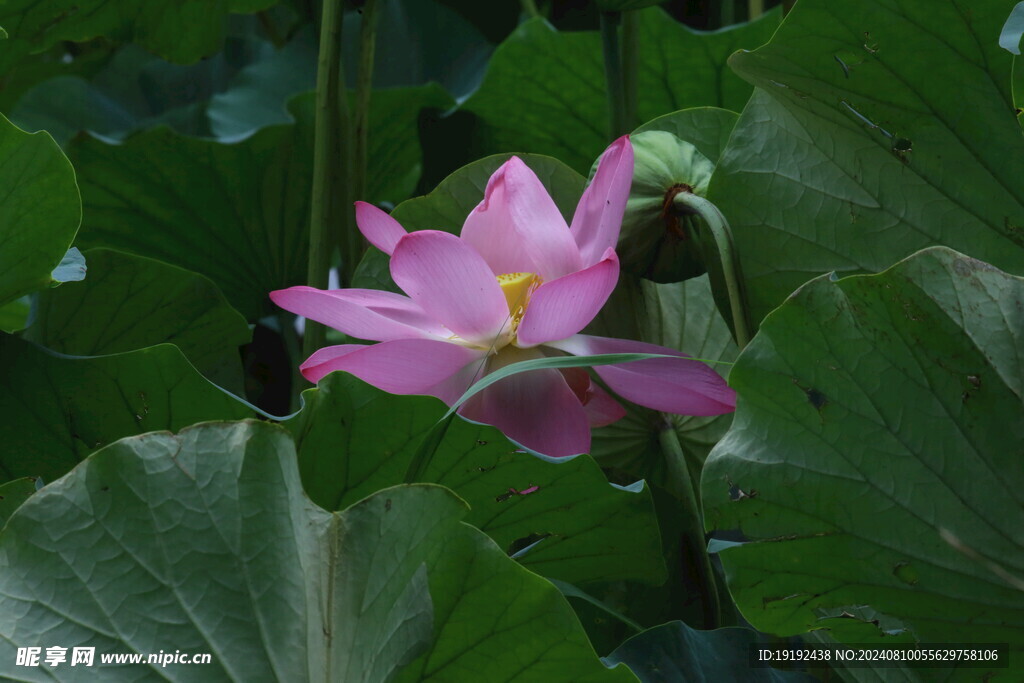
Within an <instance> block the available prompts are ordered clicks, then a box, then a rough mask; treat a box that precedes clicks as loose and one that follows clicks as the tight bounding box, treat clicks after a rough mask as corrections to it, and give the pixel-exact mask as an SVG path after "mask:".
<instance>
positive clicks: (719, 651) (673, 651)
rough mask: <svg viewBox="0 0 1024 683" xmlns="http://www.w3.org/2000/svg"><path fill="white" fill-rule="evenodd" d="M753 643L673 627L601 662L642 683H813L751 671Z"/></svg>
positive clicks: (735, 635)
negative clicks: (623, 670) (630, 673)
mask: <svg viewBox="0 0 1024 683" xmlns="http://www.w3.org/2000/svg"><path fill="white" fill-rule="evenodd" d="M756 642H757V640H756V636H755V634H754V632H753V631H751V630H749V629H745V628H735V627H733V628H720V629H715V630H714V631H698V630H696V629H692V628H690V627H689V626H687V625H686V624H684V623H683V622H681V621H673V622H671V623H668V624H662V625H661V626H655V627H654V628H650V629H647V630H646V631H644V632H643V633H639V634H637V635H635V636H633V637H632V638H630V639H629V640H627V641H626V642H624V643H623V644H622V645H620V646H619V647H618V648H616V649H615V651H614V652H612V653H611V654H610V655H608V656H607V657H603V658H602V659H603V660H604V661H605V662H607V663H609V664H618V663H620V662H621V663H623V664H626V665H627V666H629V668H630V669H631V670H632V671H633V673H635V674H636V675H637V678H639V679H640V680H641V681H642V682H643V683H656V682H659V681H744V682H746V681H750V683H788V682H792V683H797V682H799V683H813V681H816V680H817V679H816V678H814V677H813V676H810V675H808V674H805V673H801V672H798V671H781V670H779V669H773V668H764V669H760V668H754V667H751V666H750V665H749V653H750V651H749V648H750V647H751V646H752V645H754V644H755V643H756Z"/></svg>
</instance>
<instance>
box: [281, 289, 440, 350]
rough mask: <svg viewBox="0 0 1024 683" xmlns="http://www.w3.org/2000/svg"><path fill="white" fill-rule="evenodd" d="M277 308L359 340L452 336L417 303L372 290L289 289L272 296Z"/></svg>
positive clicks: (396, 295)
mask: <svg viewBox="0 0 1024 683" xmlns="http://www.w3.org/2000/svg"><path fill="white" fill-rule="evenodd" d="M270 298H271V300H273V302H274V303H275V304H277V305H278V306H280V307H281V308H283V309H285V310H286V311H291V312H292V313H297V314H299V315H302V316H305V317H307V318H309V319H310V320H315V321H317V322H318V323H323V324H324V325H327V326H329V327H333V328H334V329H336V330H339V331H341V332H344V333H345V334H348V335H352V336H353V337H357V338H359V339H372V340H374V341H388V340H391V339H416V338H428V339H429V338H436V337H440V338H442V339H444V338H447V337H448V336H449V335H451V332H449V331H448V330H446V329H445V328H444V327H443V326H441V325H439V324H437V323H436V322H434V321H433V320H432V319H431V318H430V316H428V315H427V314H426V312H425V311H424V310H423V309H422V308H421V307H420V306H419V304H417V303H416V302H415V301H413V300H412V299H410V298H408V297H404V296H402V295H401V294H394V293H393V292H379V291H376V290H372V289H335V290H330V291H325V290H322V289H314V288H313V287H304V286H300V287H289V288H288V289H279V290H277V291H275V292H271V293H270Z"/></svg>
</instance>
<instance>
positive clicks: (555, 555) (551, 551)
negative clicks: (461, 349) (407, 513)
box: [287, 373, 665, 583]
mask: <svg viewBox="0 0 1024 683" xmlns="http://www.w3.org/2000/svg"><path fill="white" fill-rule="evenodd" d="M304 400H305V408H304V409H303V411H302V412H301V413H300V414H299V415H298V417H296V418H294V419H293V420H292V421H290V422H288V423H287V426H288V428H289V429H290V430H291V431H292V433H293V434H295V437H296V441H297V444H298V452H299V470H300V472H301V474H302V478H303V482H304V484H305V487H306V491H307V492H308V494H309V496H310V497H311V498H312V499H313V500H314V501H315V502H316V503H318V504H320V505H322V506H324V507H326V508H328V509H343V508H344V507H345V506H346V505H349V504H351V503H352V502H354V501H357V500H360V499H361V498H363V497H365V496H367V495H369V494H370V493H372V492H373V491H376V490H378V489H380V488H382V487H385V486H389V485H392V484H396V483H398V482H400V481H402V478H403V475H404V474H405V472H406V469H407V467H408V465H409V462H410V461H411V459H412V456H413V454H414V453H415V451H416V449H417V447H418V445H419V441H420V440H421V439H422V438H423V436H424V435H425V434H426V433H427V432H428V431H429V430H430V429H431V428H432V427H433V426H434V424H435V423H436V422H437V420H438V418H439V417H441V415H442V414H443V413H444V405H443V404H442V403H441V402H440V401H438V400H437V399H434V398H431V397H423V396H393V395H390V394H387V393H385V392H383V391H380V390H378V389H375V388H373V387H371V386H369V385H367V384H365V383H363V382H362V381H360V380H358V379H356V378H354V377H352V376H351V375H348V374H345V373H335V374H332V375H330V376H329V377H328V378H326V379H324V380H323V381H321V382H320V385H319V387H318V388H317V389H312V390H309V391H307V392H306V393H305V394H304ZM423 480H424V481H432V482H436V483H439V484H442V485H444V486H447V487H449V488H451V489H452V490H454V491H455V492H456V493H458V494H459V496H460V497H461V498H463V499H464V500H465V501H466V502H467V503H469V505H470V507H471V512H470V513H469V515H468V517H467V521H468V522H469V523H471V524H473V525H475V526H477V527H478V528H480V529H481V530H483V531H485V532H487V533H488V534H489V535H490V536H491V537H492V538H493V539H494V540H495V542H496V543H498V545H499V546H501V547H502V548H504V549H505V550H506V551H508V552H514V551H516V550H520V549H522V548H523V547H524V546H525V545H526V544H528V543H531V542H533V541H540V542H539V543H538V544H537V545H536V546H535V547H534V548H532V549H531V550H530V551H529V552H526V553H524V555H523V556H522V558H521V562H522V563H523V564H524V565H525V566H527V567H529V568H531V569H533V570H534V571H536V572H538V573H540V574H542V575H544V576H551V577H554V578H559V579H562V580H565V581H570V582H573V583H586V582H590V581H595V580H618V579H632V580H637V581H643V582H650V583H659V582H661V581H663V580H664V578H665V575H664V566H663V564H662V559H661V554H660V539H659V537H658V525H657V521H656V519H655V517H654V514H653V508H652V506H651V500H650V494H649V492H648V491H646V490H644V489H641V490H638V491H636V492H633V491H626V490H623V489H621V488H616V487H613V486H611V485H610V484H609V483H608V481H607V480H606V479H605V477H604V475H603V474H602V473H601V471H600V468H598V467H597V465H596V464H595V463H594V462H593V460H591V459H590V458H589V457H587V456H580V457H577V458H574V459H571V460H569V461H564V462H552V461H550V460H547V459H541V458H537V457H534V456H531V455H529V454H527V453H523V452H521V451H518V449H517V448H516V447H515V446H514V445H512V444H511V443H510V442H509V441H508V440H507V439H506V438H505V437H504V436H502V434H501V433H500V432H499V431H498V430H496V429H494V428H492V427H487V426H483V425H475V424H471V423H468V422H465V421H463V420H461V419H456V420H455V421H454V422H452V424H451V425H450V426H449V428H448V430H447V433H446V434H445V435H444V439H443V441H442V442H441V445H440V447H439V448H438V450H437V452H436V453H435V454H434V457H433V459H432V461H431V463H430V466H429V467H428V468H427V470H426V471H425V472H424V475H423Z"/></svg>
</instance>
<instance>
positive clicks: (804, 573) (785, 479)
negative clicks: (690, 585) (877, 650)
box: [702, 247, 1024, 680]
mask: <svg viewBox="0 0 1024 683" xmlns="http://www.w3.org/2000/svg"><path fill="white" fill-rule="evenodd" d="M1022 310H1024V281H1022V279H1021V278H1018V277H1013V276H1010V275H1007V274H1005V273H1003V272H1001V271H999V270H997V269H995V268H993V267H992V266H990V265H988V264H985V263H983V262H981V261H977V260H975V259H972V258H970V257H967V256H964V255H962V254H959V253H957V252H954V251H952V250H949V249H946V248H941V247H936V248H932V249H927V250H924V251H922V252H920V253H918V254H916V255H914V256H912V257H910V258H908V259H906V260H905V261H902V262H900V263H899V264H897V265H896V266H894V267H893V268H891V269H889V270H887V271H885V272H883V273H880V274H878V275H859V276H850V277H846V278H842V279H839V280H834V279H832V278H830V277H828V276H823V277H820V278H817V279H815V280H812V281H811V282H809V283H808V284H807V285H805V286H804V287H802V288H801V289H800V290H799V291H797V292H796V293H795V294H794V295H793V296H792V297H791V298H789V299H788V300H787V301H786V302H785V303H784V304H783V305H782V306H780V307H779V308H778V309H777V310H775V311H774V312H773V313H772V314H771V315H769V316H768V318H767V319H766V320H765V321H764V323H763V324H762V326H761V330H760V332H759V333H758V335H757V336H756V337H755V339H754V340H753V341H752V342H751V343H750V345H749V346H748V347H747V348H746V349H744V351H743V353H742V354H741V355H740V357H739V359H738V360H737V362H736V365H735V367H734V368H733V370H732V373H731V374H730V376H729V381H730V383H731V384H732V385H733V386H734V387H735V388H736V390H737V392H738V395H739V403H738V406H737V412H736V415H735V418H734V421H733V426H732V428H731V430H730V431H729V433H728V434H727V435H726V436H725V438H723V439H722V440H721V441H720V442H719V443H718V445H717V446H716V447H715V448H714V450H713V451H712V452H711V455H710V456H709V457H708V460H707V462H706V464H705V468H704V475H703V480H702V489H703V500H704V511H705V521H706V524H707V527H708V529H720V530H738V531H739V532H741V533H742V534H743V535H744V536H745V537H746V538H747V539H749V542H747V543H743V544H740V545H736V546H733V547H729V548H726V549H724V550H722V551H721V553H720V557H721V559H722V564H723V565H724V568H725V572H726V576H727V578H728V582H729V587H730V592H731V593H732V595H733V597H734V599H735V600H736V603H737V605H738V606H739V608H740V610H741V611H742V613H743V615H744V617H746V618H747V619H748V620H749V621H750V623H751V624H752V625H753V626H754V627H755V628H757V629H759V630H761V631H765V632H768V633H774V634H778V635H791V634H798V633H804V632H807V631H811V630H814V629H831V631H828V632H829V633H831V634H832V635H833V636H835V637H836V638H849V639H856V640H857V641H858V642H861V641H864V640H878V639H880V638H882V637H884V632H887V631H891V630H893V628H894V627H890V626H887V622H893V623H895V624H896V625H897V626H896V627H895V628H896V630H906V631H907V632H908V633H909V634H910V635H911V636H912V637H913V638H915V639H916V640H918V641H920V642H925V643H943V642H946V643H983V642H987V643H1010V648H1011V655H1010V657H1011V661H1010V665H1011V667H1012V668H1013V667H1015V668H1013V671H1014V672H1015V673H1011V674H1010V677H1011V678H1014V677H1019V672H1020V670H1021V669H1020V667H1021V663H1022V662H1024V659H1021V652H1022V651H1024V617H1022V615H1024V590H1021V586H1024V582H1022V581H1021V577H1024V535H1022V534H1024V531H1022V528H1021V527H1020V525H1019V524H1017V521H1018V516H1017V515H1015V514H1013V513H1012V512H1011V511H1013V510H1020V509H1021V507H1022V505H1024V493H1022V492H1024V468H1021V467H1020V455H1021V451H1020V444H1022V443H1024V401H1022V397H1024V365H1022V359H1024V355H1022V354H1021V353H1020V350H1021V348H1024V347H1022V337H1024V317H1022V313H1021V311H1022ZM865 610H869V611H870V613H871V614H872V615H873V616H869V617H867V618H865V617H860V618H859V619H860V621H862V622H863V623H862V624H861V626H860V627H858V629H856V630H855V629H852V628H850V627H849V625H848V624H844V625H843V628H836V627H835V619H836V617H837V616H841V615H842V614H843V613H849V614H850V615H853V616H856V615H857V614H865V613H866V612H865ZM878 615H884V618H881V617H879V616H878ZM830 620H832V621H830ZM841 621H842V620H841ZM846 621H847V622H848V621H849V620H846ZM872 626H873V628H872ZM858 634H859V635H858ZM995 671H998V669H996V670H995ZM968 672H973V674H975V677H974V678H973V679H971V680H976V679H977V677H979V676H982V675H983V674H984V671H982V670H980V669H971V670H968ZM963 675H965V676H966V673H964V674H963Z"/></svg>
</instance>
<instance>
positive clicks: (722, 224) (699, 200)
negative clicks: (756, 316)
mask: <svg viewBox="0 0 1024 683" xmlns="http://www.w3.org/2000/svg"><path fill="white" fill-rule="evenodd" d="M673 201H675V203H676V206H677V207H679V208H682V207H686V208H687V209H690V210H691V211H693V212H695V213H696V214H697V215H698V216H700V217H701V218H703V219H704V223H705V224H706V225H707V226H708V229H709V230H710V231H711V235H712V237H713V238H714V240H715V244H716V246H717V247H718V257H719V259H720V260H721V262H722V277H723V278H724V279H725V286H726V288H727V289H728V292H729V308H730V310H731V311H732V324H733V333H734V334H735V335H736V344H737V345H738V346H739V347H740V349H743V347H745V346H746V345H747V344H748V343H749V342H750V329H749V327H748V326H747V307H746V302H745V300H744V299H745V297H744V295H743V287H742V283H741V282H740V276H739V262H738V259H737V256H736V247H735V244H734V243H733V239H732V229H730V228H729V222H728V221H727V220H725V216H723V215H722V212H721V211H719V210H718V207H717V206H715V205H714V204H712V203H711V202H709V201H708V200H707V199H704V198H703V197H699V196H697V195H695V194H693V193H692V192H680V193H678V194H677V195H676V196H675V197H674V199H673Z"/></svg>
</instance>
